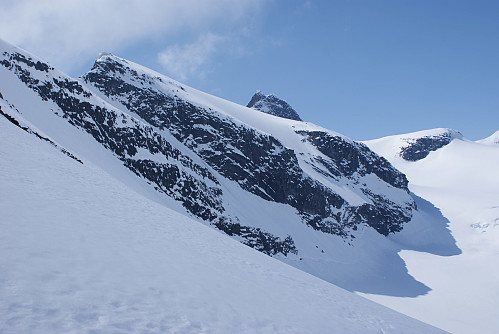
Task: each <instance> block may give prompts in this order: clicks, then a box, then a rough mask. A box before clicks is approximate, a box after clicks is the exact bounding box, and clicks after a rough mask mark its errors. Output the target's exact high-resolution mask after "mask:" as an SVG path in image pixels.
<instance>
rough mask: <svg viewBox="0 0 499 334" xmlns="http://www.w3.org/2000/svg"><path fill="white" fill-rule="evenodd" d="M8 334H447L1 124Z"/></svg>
mask: <svg viewBox="0 0 499 334" xmlns="http://www.w3.org/2000/svg"><path fill="white" fill-rule="evenodd" d="M0 140H1V141H0V142H1V143H2V144H1V145H0V212H1V219H0V229H1V231H2V232H1V233H0V272H1V277H0V332H1V333H440V332H441V331H440V330H438V329H435V328H433V327H430V326H428V325H426V324H423V323H421V322H419V321H416V320H414V319H411V318H409V317H407V316H404V315H401V314H399V313H397V312H395V311H392V310H390V309H388V308H385V307H383V306H380V305H378V304H375V303H373V302H371V301H368V300H366V299H364V298H362V297H359V296H356V295H354V294H352V293H349V292H347V291H345V290H342V289H340V288H338V287H336V286H334V285H332V284H329V283H326V282H324V281H322V280H320V279H318V278H315V277H313V276H311V275H309V274H306V273H304V272H301V271H299V270H297V269H295V268H292V267H290V266H288V265H286V264H284V263H281V262H279V261H277V260H275V259H272V258H270V257H268V256H266V255H263V254H261V253H259V252H257V251H255V250H252V249H250V248H248V247H246V246H244V245H242V244H240V243H238V242H237V241H235V240H232V239H230V238H229V237H227V236H224V235H222V234H221V233H219V232H216V231H214V230H212V229H210V228H208V227H206V226H204V225H202V224H200V223H198V222H195V221H193V220H191V219H189V218H188V217H185V216H183V215H180V214H178V213H176V212H173V211H171V210H169V209H167V208H165V207H164V206H162V205H160V204H157V203H155V202H153V201H151V200H148V199H146V198H145V197H142V196H140V195H138V194H136V193H134V192H132V191H130V190H129V188H127V187H125V186H124V185H123V184H121V183H119V182H117V181H116V180H115V179H114V178H112V177H111V176H110V175H108V174H106V173H104V172H103V171H102V170H101V169H99V168H97V167H95V166H94V165H92V164H91V163H88V162H86V161H84V164H81V163H79V162H78V161H76V160H74V159H71V158H69V157H68V156H66V155H64V154H62V153H61V152H60V151H59V150H58V149H56V148H54V147H53V146H52V145H50V144H49V143H47V142H44V141H42V140H40V139H38V138H36V137H35V136H33V135H29V134H27V133H26V132H24V131H23V130H21V129H19V128H18V127H15V126H14V125H13V124H11V123H9V122H8V121H7V119H6V118H4V117H3V116H2V117H0Z"/></svg>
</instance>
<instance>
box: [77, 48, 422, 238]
mask: <svg viewBox="0 0 499 334" xmlns="http://www.w3.org/2000/svg"><path fill="white" fill-rule="evenodd" d="M84 80H85V81H86V82H88V83H90V84H92V85H93V86H95V87H96V88H97V89H99V90H100V91H101V92H102V93H103V94H105V95H106V96H108V97H109V98H110V99H111V100H112V101H115V102H119V103H120V104H122V105H123V106H125V107H126V108H127V109H128V110H129V111H131V112H133V113H135V114H137V115H139V116H140V117H141V118H142V119H144V120H146V121H147V122H148V123H150V124H151V125H153V126H155V127H157V128H159V129H166V130H168V131H169V132H170V133H172V134H173V136H174V137H175V138H176V139H177V140H179V141H180V142H182V143H183V144H184V145H186V146H187V147H188V148H189V149H191V150H192V151H194V152H195V153H196V154H197V155H198V156H200V157H201V158H202V159H203V160H204V161H205V162H207V163H208V164H209V165H210V167H212V168H213V169H214V170H216V171H217V172H218V173H220V174H221V175H222V176H224V177H226V178H228V179H229V180H232V181H234V182H237V183H238V184H239V185H240V186H241V188H243V189H245V190H246V191H249V192H251V193H253V194H255V195H257V196H260V197H261V198H263V199H266V200H269V201H274V202H278V203H284V204H288V205H290V206H292V207H294V208H296V209H297V211H298V212H299V214H300V215H301V217H302V218H303V220H304V222H305V223H307V224H308V225H309V226H311V227H313V228H314V229H317V230H320V231H322V232H326V233H332V234H337V235H341V236H344V237H346V236H351V231H352V230H355V228H356V225H358V224H360V223H367V224H369V225H370V226H372V227H373V228H375V229H376V230H377V231H378V232H379V233H381V234H384V235H387V234H388V233H390V232H396V231H400V230H401V228H402V225H403V223H405V222H407V221H409V220H410V219H411V217H412V208H413V203H409V204H408V205H404V206H398V205H395V204H394V203H393V202H391V201H389V200H387V199H386V198H385V197H383V196H380V195H375V194H374V193H373V192H371V191H370V190H369V189H367V188H366V189H361V191H362V192H363V194H364V195H365V197H367V199H368V200H370V202H372V203H365V204H363V205H360V206H359V205H355V206H353V205H350V204H349V203H347V202H346V201H345V200H344V199H343V198H342V197H341V196H339V195H338V194H337V193H335V192H334V191H333V190H332V189H330V188H328V187H326V186H324V185H323V184H322V183H320V182H318V181H317V180H315V179H313V178H311V177H309V176H308V175H307V174H305V173H304V172H303V170H302V168H301V167H300V164H299V161H298V159H297V156H296V154H295V152H294V151H293V150H291V149H289V148H287V147H285V146H284V145H283V144H282V143H281V142H280V141H279V140H277V139H276V138H274V137H272V136H271V135H267V134H263V133H261V132H259V131H256V130H255V129H252V128H249V127H248V126H246V125H244V124H240V123H238V122H237V121H235V120H233V119H230V118H228V117H224V116H222V115H221V114H220V113H219V112H218V111H217V110H212V109H210V108H204V107H201V106H197V105H194V104H192V103H190V102H189V101H186V100H183V99H181V98H180V97H179V96H178V95H177V94H176V93H175V91H172V92H165V91H164V90H161V89H158V88H156V84H155V83H154V82H155V81H158V80H159V81H160V82H161V78H154V77H151V76H148V75H146V74H144V73H141V74H139V73H137V71H135V70H134V69H132V68H130V67H128V66H126V63H124V62H123V61H120V60H116V59H115V58H112V57H108V58H105V60H104V61H97V62H96V64H95V66H94V68H93V70H92V71H90V72H89V73H88V74H86V75H85V76H84ZM177 88H178V89H179V90H180V91H182V90H183V87H182V86H178V87H177ZM273 98H274V97H273ZM273 98H272V99H273ZM144 101H147V103H144ZM257 103H258V102H255V105H256V104H257ZM297 134H298V135H301V136H305V137H306V139H305V140H308V141H310V142H311V143H312V144H313V145H315V146H316V147H317V148H318V149H319V151H320V152H322V153H323V154H324V155H325V156H326V158H322V157H317V159H322V161H321V162H322V165H323V166H321V167H318V169H320V170H321V172H322V173H328V172H329V173H330V174H331V175H332V176H333V178H334V177H336V178H349V179H351V180H352V181H354V182H355V181H356V180H355V178H356V177H358V176H359V175H360V176H364V175H367V174H370V173H374V174H375V175H377V176H378V177H379V178H380V179H381V180H383V181H385V182H387V183H389V184H390V185H392V186H393V187H395V188H400V189H403V190H404V191H406V192H407V180H406V179H405V177H404V176H403V174H401V173H400V172H398V171H397V170H395V169H394V168H393V167H392V166H391V165H390V164H389V163H388V162H387V161H386V160H385V159H383V158H380V157H379V156H377V155H376V154H374V153H373V152H371V151H370V150H369V149H368V148H367V147H366V146H365V145H362V144H355V145H354V144H350V143H349V142H347V141H344V140H342V139H340V138H339V137H338V138H336V140H334V141H331V139H332V138H329V137H328V136H327V134H326V133H322V134H319V133H308V134H305V133H297ZM333 143H334V145H333ZM332 145H333V146H332ZM324 165H325V168H324ZM354 174H355V175H354ZM368 221H369V222H368ZM219 228H220V226H219Z"/></svg>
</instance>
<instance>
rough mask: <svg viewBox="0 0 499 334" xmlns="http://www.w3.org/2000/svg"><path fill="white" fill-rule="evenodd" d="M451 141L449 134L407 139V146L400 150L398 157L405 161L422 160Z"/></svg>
mask: <svg viewBox="0 0 499 334" xmlns="http://www.w3.org/2000/svg"><path fill="white" fill-rule="evenodd" d="M451 141H452V134H451V133H449V132H446V133H442V134H440V135H436V136H426V137H421V138H417V139H407V142H408V146H405V147H403V148H402V149H401V150H400V156H401V157H402V158H403V159H404V160H407V161H418V160H421V159H424V158H426V157H427V156H428V154H430V152H432V151H436V150H438V149H439V148H441V147H444V146H445V145H447V144H449V143H450V142H451Z"/></svg>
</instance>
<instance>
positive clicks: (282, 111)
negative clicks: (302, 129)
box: [247, 91, 301, 121]
mask: <svg viewBox="0 0 499 334" xmlns="http://www.w3.org/2000/svg"><path fill="white" fill-rule="evenodd" d="M247 107H248V108H253V109H256V110H260V111H262V112H264V113H267V114H270V115H274V116H279V117H282V118H287V119H292V120H295V121H301V118H300V116H299V115H298V113H297V112H296V111H295V110H294V109H293V108H292V107H291V106H290V105H289V104H288V103H287V102H286V101H284V100H281V99H280V98H278V97H277V96H275V95H274V94H270V95H265V94H263V93H262V92H260V91H257V92H256V93H255V94H254V95H253V97H252V98H251V100H250V102H249V103H248V105H247Z"/></svg>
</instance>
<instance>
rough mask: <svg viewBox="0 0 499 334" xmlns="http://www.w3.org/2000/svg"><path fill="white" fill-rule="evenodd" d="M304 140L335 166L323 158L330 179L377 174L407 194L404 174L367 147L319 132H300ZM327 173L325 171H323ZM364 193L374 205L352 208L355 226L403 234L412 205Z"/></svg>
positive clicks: (349, 212) (356, 179)
mask: <svg viewBox="0 0 499 334" xmlns="http://www.w3.org/2000/svg"><path fill="white" fill-rule="evenodd" d="M297 133H298V134H300V135H302V136H303V137H304V140H306V141H308V142H310V143H311V144H312V145H314V146H315V147H317V148H318V149H319V151H320V152H321V153H323V154H324V155H325V156H327V157H328V158H330V159H331V160H332V161H334V163H333V164H332V163H331V162H330V161H331V160H330V161H329V162H328V161H327V160H325V159H323V158H321V159H318V162H319V163H321V164H322V165H323V166H324V167H325V168H326V170H327V172H326V175H327V173H329V175H328V176H329V177H331V178H338V177H341V176H347V177H348V178H349V179H350V180H352V181H353V182H354V183H357V184H358V183H359V179H360V178H362V177H363V176H366V175H368V174H371V173H374V174H375V175H376V176H378V177H379V178H380V179H381V180H383V181H385V182H386V183H388V184H390V185H392V186H393V187H395V188H399V189H404V190H405V191H407V192H408V189H407V185H408V181H407V178H406V177H405V175H404V174H402V173H401V172H399V171H398V170H396V169H395V168H394V167H393V166H392V165H391V164H390V163H389V162H388V161H387V160H386V159H385V158H383V157H380V156H378V155H377V154H375V153H374V152H372V151H371V150H370V149H369V148H368V147H367V146H366V145H364V144H361V143H355V142H351V141H347V140H345V139H343V138H342V137H340V136H332V135H330V134H328V133H327V132H320V131H297ZM323 172H324V171H323ZM360 189H361V191H362V192H363V193H364V195H366V196H367V197H368V198H370V199H371V200H372V203H373V204H369V203H365V204H362V205H360V206H356V207H351V208H349V209H348V210H347V212H346V214H345V216H346V217H348V218H349V219H350V221H351V222H353V223H354V224H358V223H360V222H363V221H365V222H367V224H368V225H369V226H371V227H373V228H374V229H375V230H376V231H378V232H379V233H381V234H383V235H388V234H389V233H392V232H398V231H401V230H402V228H403V224H404V223H406V222H408V221H409V220H411V218H412V209H413V208H415V206H414V204H413V203H404V205H403V206H400V205H397V204H396V203H394V202H393V201H391V200H389V199H388V198H386V197H385V196H382V195H379V194H375V193H373V192H372V191H371V190H370V189H369V188H368V187H365V186H362V187H361V188H360Z"/></svg>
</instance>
